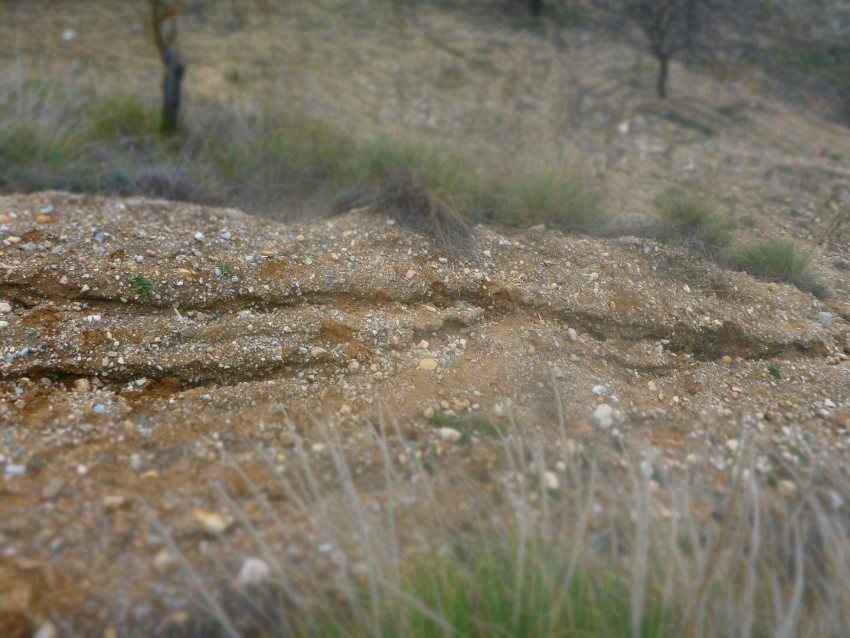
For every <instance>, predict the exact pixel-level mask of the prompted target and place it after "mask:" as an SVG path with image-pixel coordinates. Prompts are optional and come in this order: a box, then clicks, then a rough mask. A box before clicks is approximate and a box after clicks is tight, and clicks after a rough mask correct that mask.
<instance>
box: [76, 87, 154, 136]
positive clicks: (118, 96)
mask: <svg viewBox="0 0 850 638" xmlns="http://www.w3.org/2000/svg"><path fill="white" fill-rule="evenodd" d="M86 117H87V118H88V120H89V122H90V126H91V133H92V136H93V137H94V138H95V139H97V140H101V141H116V140H127V139H138V140H141V139H144V138H152V137H156V135H157V134H158V132H159V115H158V113H157V111H156V109H154V108H152V107H151V106H149V105H147V104H145V103H144V102H142V101H141V100H140V99H139V98H137V97H136V96H134V95H131V94H129V93H114V94H108V95H105V96H101V97H98V98H96V99H95V100H93V101H92V104H91V107H90V108H89V109H88V111H87V112H86Z"/></svg>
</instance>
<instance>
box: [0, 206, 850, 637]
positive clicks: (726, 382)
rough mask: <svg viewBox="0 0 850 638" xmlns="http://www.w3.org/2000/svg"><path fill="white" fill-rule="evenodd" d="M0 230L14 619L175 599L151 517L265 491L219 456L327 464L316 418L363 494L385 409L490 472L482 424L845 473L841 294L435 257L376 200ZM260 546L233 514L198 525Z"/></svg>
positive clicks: (688, 272) (95, 212)
mask: <svg viewBox="0 0 850 638" xmlns="http://www.w3.org/2000/svg"><path fill="white" fill-rule="evenodd" d="M0 221H2V224H3V226H2V228H3V245H2V249H1V250H2V253H0V263H2V273H1V274H0V288H2V297H3V300H4V306H3V307H4V308H5V310H4V314H3V324H2V325H3V328H2V330H3V339H4V362H3V363H2V373H3V380H2V392H3V395H4V401H3V404H2V413H0V419H2V431H3V433H4V434H3V439H2V443H0V458H2V459H3V464H4V465H3V467H4V472H5V478H4V481H3V482H2V483H0V485H2V490H3V492H2V494H3V497H2V499H0V509H2V512H0V520H2V521H3V522H2V524H0V534H2V537H0V538H2V540H3V544H4V548H5V549H4V556H5V557H6V558H4V559H3V560H4V563H3V567H2V569H3V573H4V579H3V582H4V584H3V587H4V590H3V592H2V596H0V600H2V601H4V605H5V606H6V607H7V609H6V613H7V614H8V613H9V610H8V606H9V604H10V602H9V601H15V600H18V601H21V609H19V610H18V609H15V610H13V611H15V612H19V613H20V614H22V615H23V616H25V617H33V616H35V617H36V618H37V617H38V610H39V609H51V610H55V609H63V610H65V611H69V610H73V613H74V614H75V617H77V618H83V617H85V615H86V614H96V615H97V616H96V617H98V620H99V621H100V622H102V621H106V620H107V619H110V620H113V619H114V618H115V617H114V616H113V614H115V613H116V610H115V609H114V608H113V607H112V605H113V604H114V603H117V601H118V600H119V599H125V598H126V599H128V600H146V599H147V597H148V596H153V597H154V600H155V601H157V602H156V603H155V604H158V605H170V606H176V607H177V608H179V607H180V606H181V605H182V604H185V599H181V598H180V597H179V596H178V597H176V598H175V597H174V596H172V595H167V596H163V595H162V594H163V592H164V591H171V590H170V589H166V590H160V589H159V585H157V583H159V582H161V581H163V579H165V582H171V581H170V580H169V579H171V578H173V576H171V575H169V576H167V577H165V576H163V575H162V574H160V575H157V572H156V568H155V565H156V564H157V563H156V556H157V552H158V551H159V550H158V547H159V545H160V542H161V541H156V540H151V539H152V538H154V539H155V538H156V535H155V534H154V530H153V529H152V528H151V527H150V525H151V523H150V518H149V517H150V515H151V512H153V513H155V514H156V515H157V516H158V517H159V518H160V519H161V520H162V521H166V522H167V524H168V525H169V526H171V527H172V529H173V530H174V532H173V533H174V534H175V535H176V536H177V537H178V538H181V539H183V538H185V539H186V540H187V542H188V545H187V546H188V547H190V548H191V547H192V546H193V543H192V540H191V539H192V538H193V535H195V534H197V533H203V529H200V530H199V529H198V525H199V523H198V521H197V520H196V519H195V518H194V517H193V515H192V512H193V510H196V508H201V509H202V510H203V511H209V512H215V511H218V510H219V509H220V507H221V506H220V505H219V504H218V503H217V497H216V494H215V492H214V491H211V488H210V485H213V484H214V483H215V482H217V481H225V483H226V484H227V485H229V486H230V487H231V489H233V490H235V491H234V492H233V496H232V498H235V499H236V502H237V503H242V501H243V500H245V503H246V504H247V502H248V500H250V496H251V495H250V492H245V491H244V488H241V490H243V491H240V488H239V487H238V483H239V481H238V479H237V478H235V477H234V476H233V475H232V469H231V461H232V458H233V457H236V458H239V459H241V460H242V461H243V462H244V463H246V464H247V467H249V468H251V467H253V466H254V465H255V464H256V462H257V461H256V459H254V460H252V455H253V454H255V453H256V451H257V450H268V451H270V452H271V451H275V450H279V451H280V456H281V459H283V458H286V457H288V456H289V455H288V453H287V452H286V450H287V449H288V448H289V447H290V446H292V445H294V439H293V438H292V437H293V434H297V436H298V437H299V439H303V446H304V448H305V449H306V450H313V452H312V453H311V456H314V457H316V458H317V460H319V461H320V460H321V457H322V455H323V454H325V453H326V452H325V451H324V450H325V444H324V441H325V440H324V438H323V436H324V435H323V434H322V433H321V430H317V429H316V426H315V423H316V421H315V420H321V421H322V422H323V423H325V424H330V425H331V426H332V427H333V428H334V429H335V430H336V431H337V433H338V435H340V436H342V437H343V439H344V440H345V441H346V443H345V453H346V455H347V456H348V458H350V459H351V461H350V462H351V463H352V464H353V468H354V470H353V471H354V473H355V474H361V473H362V475H363V477H364V478H363V480H364V481H366V482H367V484H368V482H370V481H372V480H373V479H369V478H368V476H369V475H370V474H371V471H370V469H369V468H370V467H371V466H372V463H371V461H369V460H368V459H370V456H371V455H372V454H373V453H374V451H376V448H375V447H374V445H375V443H374V442H372V441H371V440H370V439H369V438H368V437H366V438H364V437H362V435H361V434H358V433H362V432H364V431H368V430H371V429H372V428H373V427H376V425H377V423H378V422H379V421H380V419H381V415H384V418H386V417H387V415H391V418H393V419H395V420H397V422H398V423H399V424H401V427H402V430H403V431H404V432H405V433H406V436H408V437H410V438H411V440H414V441H417V443H416V445H417V446H418V447H420V448H421V449H422V450H429V451H428V452H426V454H427V455H428V456H429V457H433V458H432V462H433V463H434V466H435V467H436V468H443V467H445V468H446V469H445V470H442V469H440V470H437V471H438V472H442V471H452V472H456V471H459V468H460V467H462V466H469V467H470V468H472V471H474V472H475V471H477V472H484V475H483V476H485V477H486V476H489V475H490V474H489V473H490V472H491V471H492V472H497V471H498V469H497V468H498V467H499V466H498V465H493V464H494V463H496V460H495V459H496V457H495V456H493V457H492V458H491V455H493V454H494V452H493V449H497V448H498V443H496V442H495V441H494V440H492V439H491V438H489V437H490V435H489V430H488V429H487V428H492V427H494V426H495V427H500V428H504V429H505V430H506V431H508V432H513V433H516V434H518V435H520V436H522V435H521V432H522V431H523V429H525V428H532V430H533V431H535V432H537V433H538V434H542V435H543V436H544V438H545V437H551V438H552V439H553V440H555V439H558V438H559V436H560V435H561V434H563V435H564V436H565V437H566V439H565V440H566V441H569V442H572V444H573V445H579V446H581V447H582V448H583V449H590V450H593V449H597V448H599V449H610V448H611V442H612V441H621V443H618V445H620V446H622V448H623V449H634V450H642V452H641V454H642V456H643V457H644V458H647V459H651V460H652V462H653V463H654V464H659V465H664V466H670V467H677V466H682V465H683V464H684V465H695V466H697V467H699V468H700V471H706V472H709V473H718V477H719V476H722V475H724V468H726V466H727V465H728V463H730V462H732V461H733V460H734V457H735V451H736V445H737V442H738V441H739V440H740V438H741V436H742V427H743V428H744V429H745V430H746V431H747V434H746V435H747V436H748V437H751V438H752V439H753V442H754V444H755V445H760V444H771V443H776V444H777V445H778V449H779V450H781V451H782V453H783V454H786V455H788V456H789V457H790V458H792V459H798V458H806V459H807V463H808V464H814V465H815V466H816V467H817V468H830V469H829V471H830V472H842V473H843V472H844V471H845V468H846V467H848V466H847V458H846V445H847V431H848V427H850V396H849V395H848V392H847V388H848V387H850V383H848V382H850V379H849V378H848V371H850V368H848V364H847V360H848V357H847V350H848V349H850V342H848V334H850V333H848V320H850V309H848V306H847V305H846V303H845V302H842V301H839V300H834V301H832V302H830V304H829V305H826V304H823V303H822V302H819V301H817V300H816V299H814V298H813V297H811V296H810V295H807V294H804V293H802V292H800V291H798V290H796V289H795V288H793V287H791V286H788V285H783V284H770V283H764V282H760V281H758V280H755V279H753V278H751V277H749V276H747V275H745V274H742V273H734V272H726V271H723V270H721V269H720V268H718V267H716V266H714V265H711V264H709V263H707V262H705V261H703V260H700V259H697V258H694V257H693V256H689V255H688V254H687V253H686V252H683V251H681V250H678V249H675V248H670V247H667V246H664V245H661V244H658V243H657V242H653V241H651V240H641V239H638V238H635V237H623V238H619V239H611V240H599V239H590V238H587V237H570V236H565V235H563V234H561V233H558V232H552V231H541V230H532V231H528V232H524V233H520V234H516V235H507V236H506V235H502V234H499V233H497V232H494V231H492V230H488V229H480V230H479V231H477V232H476V237H475V244H474V247H473V248H471V249H470V250H469V252H468V254H466V255H464V256H454V257H451V256H450V257H447V256H445V255H443V254H442V253H440V252H439V251H437V250H435V249H434V248H433V247H432V246H431V245H430V244H429V241H428V239H427V238H426V237H423V236H421V235H417V234H414V233H411V232H409V231H406V230H404V229H403V228H399V227H398V225H397V224H394V223H390V222H389V221H388V220H387V219H386V218H384V217H382V216H380V215H376V214H374V213H370V212H368V211H354V212H351V213H348V214H345V215H343V216H341V217H338V218H334V219H332V220H329V221H326V222H319V223H314V224H303V225H283V224H280V223H276V222H270V221H263V220H260V219H258V218H256V217H251V216H246V215H244V214H242V213H239V212H238V211H233V210H221V209H206V208H200V207H196V206H187V205H181V204H174V203H167V202H162V201H146V200H142V199H127V200H109V199H102V198H96V197H92V196H73V195H65V194H61V193H45V194H39V195H33V196H12V197H6V198H3V199H2V200H0ZM376 254H379V255H380V256H381V258H380V260H375V255H376ZM141 277H144V278H146V279H145V280H146V281H147V282H149V287H145V286H141V287H140V284H139V281H140V278H141ZM771 369H773V370H777V371H779V372H777V373H776V376H777V377H779V378H774V377H773V376H772V375H771V373H770V370H771ZM780 375H781V376H780ZM559 404H560V408H559ZM602 406H609V407H610V410H609V409H608V408H607V407H602ZM559 414H561V415H562V416H561V418H560V419H559V417H558V415H559ZM291 428H294V430H292V429H291ZM443 428H449V431H448V433H447V431H446V430H445V429H443ZM477 428H484V430H483V431H478V430H477ZM562 430H563V431H562ZM455 432H457V433H458V434H457V436H464V437H469V436H472V445H471V447H469V444H463V443H456V442H453V441H454V440H455V439H454V437H455V436H456V435H455V434H454V433H455ZM529 435H530V433H529ZM299 445H301V443H299ZM488 450H490V451H489V452H488ZM487 459H489V460H487ZM282 466H286V462H283V463H282ZM476 467H477V468H478V470H475V468H476ZM449 468H453V469H451V470H449ZM488 468H490V469H488ZM255 469H256V468H255ZM833 478H834V477H833ZM482 480H484V481H485V483H486V482H487V481H488V480H492V479H487V478H484V479H482ZM234 481H236V483H234ZM246 506H247V505H246ZM285 509H286V506H285V505H284V510H285ZM266 524H268V523H266ZM258 525H260V524H259V523H258ZM292 525H294V526H295V527H296V528H297V524H296V523H295V522H293V523H292ZM201 527H203V526H201ZM258 529H260V530H263V527H262V526H259V527H258ZM277 531H278V532H280V531H281V530H279V529H278V530H277ZM288 533H289V534H294V533H295V532H293V531H290V532H288ZM250 542H251V536H250V533H249V530H248V529H246V527H245V526H244V525H238V524H237V525H234V526H233V527H232V528H229V529H228V531H227V533H226V534H225V535H223V536H220V537H216V538H215V539H214V540H212V541H210V540H207V541H204V543H206V544H207V546H208V550H207V551H210V549H211V550H212V551H215V552H217V553H219V552H220V553H221V555H223V556H224V555H231V556H233V555H237V556H238V555H240V554H241V553H243V552H244V551H245V549H244V548H245V547H246V544H250ZM210 543H212V545H210ZM224 546H226V547H227V549H225V548H224ZM240 548H243V549H240ZM187 551H189V550H187ZM68 583H74V584H75V585H74V587H73V591H69V590H68V588H67V584H68ZM107 591H111V592H115V597H112V596H110V597H108V599H107V600H106V601H104V600H103V597H102V594H97V592H101V593H102V592H107ZM157 592H159V593H157ZM139 597H141V598H139ZM96 601H97V602H96ZM109 601H112V602H109ZM104 602H106V603H107V604H106V605H104ZM138 604H142V603H138ZM149 604H150V603H144V605H145V607H146V608H149V607H148V605H149ZM149 613H150V612H149ZM143 616H144V614H143ZM153 617H158V614H154V615H153ZM153 617H148V618H144V617H142V618H139V619H137V621H138V622H139V623H141V624H140V626H141V627H144V626H146V625H145V623H146V622H149V621H150V620H151V618H153ZM91 621H92V618H89V620H88V622H91ZM125 622H129V621H125ZM134 622H135V621H134Z"/></svg>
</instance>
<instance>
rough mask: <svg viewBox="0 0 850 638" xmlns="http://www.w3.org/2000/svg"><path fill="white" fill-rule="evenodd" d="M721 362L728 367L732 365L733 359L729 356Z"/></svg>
mask: <svg viewBox="0 0 850 638" xmlns="http://www.w3.org/2000/svg"><path fill="white" fill-rule="evenodd" d="M721 361H722V362H723V364H724V365H727V366H728V365H729V364H730V363H732V357H730V356H729V355H728V354H727V355H724V357H723V358H722V359H721Z"/></svg>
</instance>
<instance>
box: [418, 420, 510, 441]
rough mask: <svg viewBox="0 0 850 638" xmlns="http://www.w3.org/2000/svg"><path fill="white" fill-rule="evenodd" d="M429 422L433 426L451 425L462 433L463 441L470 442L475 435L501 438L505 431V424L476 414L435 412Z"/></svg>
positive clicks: (450, 426)
mask: <svg viewBox="0 0 850 638" xmlns="http://www.w3.org/2000/svg"><path fill="white" fill-rule="evenodd" d="M428 422H429V423H430V424H431V425H432V426H433V427H439V428H442V427H449V428H452V429H455V430H457V431H458V432H460V433H461V435H462V436H463V438H462V439H461V441H462V442H465V443H469V442H470V441H471V439H472V437H473V436H478V437H489V438H500V437H501V436H502V435H503V434H504V433H505V432H506V427H505V425H504V424H501V425H500V424H497V423H494V422H493V421H492V420H491V419H489V418H487V417H483V416H475V415H464V416H458V415H448V414H444V413H440V414H435V415H434V416H432V417H431V418H430V419H428Z"/></svg>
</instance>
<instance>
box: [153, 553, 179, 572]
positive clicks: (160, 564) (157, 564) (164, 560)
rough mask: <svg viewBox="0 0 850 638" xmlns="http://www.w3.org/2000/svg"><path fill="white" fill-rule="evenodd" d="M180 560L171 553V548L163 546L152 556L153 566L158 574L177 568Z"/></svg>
mask: <svg viewBox="0 0 850 638" xmlns="http://www.w3.org/2000/svg"><path fill="white" fill-rule="evenodd" d="M179 564H180V561H179V560H178V559H177V557H176V556H175V555H174V554H172V553H171V550H169V549H166V548H165V547H163V548H162V549H161V550H159V551H158V552H157V553H156V555H155V556H154V557H153V568H154V569H155V570H156V571H157V572H159V573H160V574H168V573H171V572H173V571H174V570H176V569H177V566H178V565H179Z"/></svg>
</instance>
